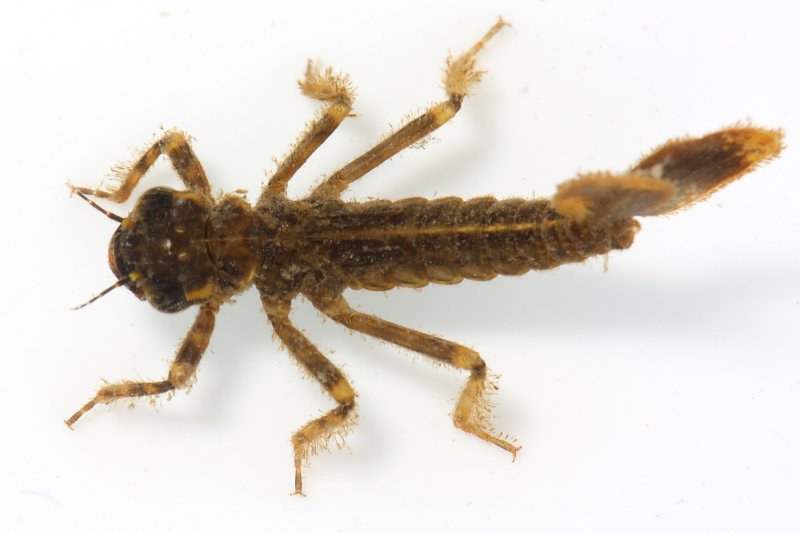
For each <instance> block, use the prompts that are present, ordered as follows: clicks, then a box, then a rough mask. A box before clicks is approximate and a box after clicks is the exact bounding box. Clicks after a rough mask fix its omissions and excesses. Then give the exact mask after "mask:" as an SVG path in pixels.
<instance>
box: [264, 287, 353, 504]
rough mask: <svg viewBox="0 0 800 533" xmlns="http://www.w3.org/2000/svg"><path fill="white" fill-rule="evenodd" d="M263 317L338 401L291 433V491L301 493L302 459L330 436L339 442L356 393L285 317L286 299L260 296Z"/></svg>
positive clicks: (288, 304)
mask: <svg viewBox="0 0 800 533" xmlns="http://www.w3.org/2000/svg"><path fill="white" fill-rule="evenodd" d="M261 301H262V302H263V304H264V310H265V311H266V312H267V317H269V321H270V322H271V323H272V326H273V327H274V328H275V333H276V334H277V335H278V337H279V338H280V339H281V341H283V344H284V345H286V348H288V350H289V353H290V354H291V355H292V357H294V358H295V359H296V360H297V362H298V363H300V366H301V367H302V368H303V369H304V370H305V371H306V372H308V375H309V376H311V377H312V378H314V379H315V380H317V382H319V384H320V385H322V388H323V389H325V391H326V392H327V393H328V394H330V395H331V397H332V398H333V399H334V401H335V402H336V403H337V404H338V406H337V407H334V408H333V409H331V410H330V411H329V412H328V413H327V414H325V415H323V416H321V417H319V418H315V419H314V420H312V421H310V422H308V423H307V424H306V425H304V426H303V427H301V428H300V429H299V430H297V432H296V433H295V434H294V435H292V447H293V448H294V492H293V493H292V494H293V495H294V494H300V495H304V494H303V476H302V472H301V468H302V466H303V463H304V462H305V461H307V460H308V458H309V457H310V456H311V455H314V454H315V453H316V452H317V451H318V450H319V449H320V448H322V449H324V448H327V446H328V443H329V442H330V441H331V440H334V441H335V442H336V443H337V444H338V445H339V446H341V445H342V443H343V437H344V435H345V434H346V433H347V432H348V430H349V429H350V426H351V425H352V424H353V422H354V421H355V405H356V393H355V392H354V391H353V388H352V387H351V386H350V383H348V382H347V378H345V377H344V375H343V374H342V372H341V371H340V370H339V369H338V368H336V367H335V366H334V365H333V363H331V362H330V361H329V360H328V359H327V358H326V357H325V356H324V355H322V354H321V353H320V351H319V350H318V349H317V347H316V346H314V345H313V344H311V341H309V340H308V339H307V338H306V337H305V336H304V335H303V334H302V333H300V331H299V330H298V329H297V328H295V327H294V326H293V325H292V322H291V320H289V310H290V309H291V302H290V301H276V300H274V299H272V298H269V297H267V296H263V295H262V297H261Z"/></svg>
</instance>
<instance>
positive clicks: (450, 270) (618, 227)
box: [292, 197, 639, 290]
mask: <svg viewBox="0 0 800 533" xmlns="http://www.w3.org/2000/svg"><path fill="white" fill-rule="evenodd" d="M304 211H305V212H306V216H305V217H303V218H304V220H303V222H302V223H301V224H299V226H300V227H296V230H293V231H292V233H293V234H294V235H295V237H294V239H296V242H298V244H299V241H302V242H303V246H302V249H303V250H304V253H303V255H304V256H305V261H306V262H307V263H308V264H314V265H315V266H316V268H320V269H324V270H326V272H325V274H326V275H333V276H335V277H336V278H338V279H339V280H340V282H342V283H343V284H345V285H347V286H349V287H351V288H355V289H372V290H387V289H390V288H393V287H396V286H410V287H421V286H424V285H426V284H428V283H448V284H452V283H458V282H460V281H461V280H462V279H465V278H466V279H475V280H487V279H491V278H493V277H495V276H497V275H498V274H505V275H519V274H523V273H525V272H527V271H529V270H544V269H549V268H553V267H556V266H558V265H561V264H564V263H573V262H579V261H583V260H585V259H586V258H588V257H590V256H593V255H598V254H605V253H607V252H609V251H611V250H615V249H622V248H627V247H628V246H630V245H631V243H632V242H633V237H634V235H635V233H636V230H637V229H638V227H639V224H638V223H637V222H636V221H635V220H634V219H632V218H627V219H623V220H618V221H614V222H608V223H599V224H598V223H592V224H587V223H579V222H575V221H573V220H570V219H568V218H565V217H563V216H561V215H559V214H558V213H556V212H555V211H554V210H553V209H552V207H551V205H550V202H549V201H547V200H524V199H509V200H497V199H495V198H492V197H483V198H475V199H471V200H466V201H465V200H462V199H461V198H454V197H449V198H441V199H437V200H427V199H424V198H408V199H405V200H401V201H397V202H389V201H373V202H359V203H355V202H354V203H346V202H339V201H330V202H325V203H323V204H318V205H315V206H314V207H313V208H312V209H309V210H305V209H304Z"/></svg>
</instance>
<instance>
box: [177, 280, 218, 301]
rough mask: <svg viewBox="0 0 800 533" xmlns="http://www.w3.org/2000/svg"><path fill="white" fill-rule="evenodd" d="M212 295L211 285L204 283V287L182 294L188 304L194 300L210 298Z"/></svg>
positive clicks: (212, 287) (212, 288)
mask: <svg viewBox="0 0 800 533" xmlns="http://www.w3.org/2000/svg"><path fill="white" fill-rule="evenodd" d="M212 294H214V284H213V283H206V284H205V285H203V286H202V287H200V288H198V289H194V290H191V291H185V292H184V295H185V296H186V299H187V300H189V301H190V302H194V301H196V300H205V299H207V298H210V297H211V295H212Z"/></svg>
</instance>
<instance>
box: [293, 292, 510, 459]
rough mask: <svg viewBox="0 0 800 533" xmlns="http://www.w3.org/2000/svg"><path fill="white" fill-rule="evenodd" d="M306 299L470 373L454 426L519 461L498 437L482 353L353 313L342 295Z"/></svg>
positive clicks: (369, 331)
mask: <svg viewBox="0 0 800 533" xmlns="http://www.w3.org/2000/svg"><path fill="white" fill-rule="evenodd" d="M306 297H307V298H308V299H309V300H311V303H312V304H313V305H314V307H316V308H317V309H319V310H320V311H322V312H323V313H324V314H325V315H327V316H329V317H330V318H332V319H333V320H335V321H337V322H339V323H340V324H343V325H344V326H346V327H348V328H350V329H354V330H356V331H360V332H361V333H366V334H367V335H372V336H373V337H377V338H379V339H383V340H385V341H388V342H392V343H394V344H398V345H400V346H403V347H404V348H408V349H409V350H414V351H415V352H418V353H421V354H423V355H427V356H428V357H431V358H433V359H435V360H437V361H440V362H442V363H446V364H448V365H451V366H454V367H456V368H459V369H463V370H469V372H470V376H469V379H468V380H467V384H466V385H465V386H464V389H463V390H462V391H461V396H460V397H459V399H458V403H456V408H455V411H454V412H453V423H454V424H455V426H456V427H457V428H459V429H462V430H464V431H466V432H467V433H472V434H473V435H475V436H477V437H480V438H481V439H483V440H485V441H487V442H491V443H492V444H494V445H496V446H499V447H501V448H503V449H504V450H506V451H508V452H510V453H511V457H512V459H514V458H516V455H517V452H518V451H519V449H520V447H519V446H515V445H513V444H511V443H510V442H508V441H506V440H504V439H503V438H501V437H500V436H498V435H496V434H495V432H494V429H493V428H492V425H491V422H490V414H491V413H490V405H489V402H488V400H487V397H486V396H487V393H488V392H490V391H487V389H488V388H492V387H495V385H494V384H492V383H491V381H489V379H488V375H487V369H486V363H485V362H484V361H483V359H482V358H481V356H480V355H478V352H476V351H474V350H470V349H469V348H467V347H466V346H461V345H460V344H456V343H454V342H450V341H448V340H445V339H442V338H439V337H434V336H433V335H428V334H426V333H422V332H419V331H415V330H413V329H409V328H406V327H403V326H399V325H397V324H394V323H392V322H388V321H386V320H383V319H381V318H378V317H375V316H372V315H368V314H366V313H361V312H359V311H355V310H353V309H352V308H351V307H350V305H349V304H348V303H347V301H346V300H345V299H344V297H342V296H341V294H338V295H335V296H323V295H317V294H314V295H310V294H306Z"/></svg>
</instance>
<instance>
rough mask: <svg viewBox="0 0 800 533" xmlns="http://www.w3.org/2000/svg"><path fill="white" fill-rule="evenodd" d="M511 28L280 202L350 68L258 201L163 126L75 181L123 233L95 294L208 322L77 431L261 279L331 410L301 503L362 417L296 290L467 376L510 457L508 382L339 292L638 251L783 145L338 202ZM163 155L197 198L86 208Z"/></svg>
mask: <svg viewBox="0 0 800 533" xmlns="http://www.w3.org/2000/svg"><path fill="white" fill-rule="evenodd" d="M504 25H505V23H504V22H503V21H502V20H500V21H498V22H497V24H495V25H494V26H493V27H492V28H491V29H490V30H489V32H487V34H486V35H484V37H483V38H482V39H481V40H479V41H478V42H477V43H476V44H475V45H474V46H473V47H472V48H471V49H470V50H468V51H467V52H466V53H465V54H462V55H461V56H458V57H456V58H450V59H448V61H447V67H446V69H445V77H444V87H445V91H446V93H447V98H446V99H445V100H444V101H442V102H441V103H439V104H436V105H434V106H432V107H431V108H430V109H428V110H427V111H425V112H424V113H422V114H421V115H420V116H419V117H417V118H415V119H413V120H411V121H409V122H408V123H407V124H406V125H405V126H403V127H402V128H400V129H399V130H397V131H396V132H394V133H393V134H391V135H389V136H388V137H387V138H386V139H384V140H383V141H381V142H380V143H378V144H377V145H376V146H375V147H374V148H372V149H370V150H369V151H367V152H366V153H365V154H364V155H362V156H359V157H357V158H356V159H354V160H353V161H352V162H351V163H349V164H348V165H345V166H344V167H343V168H342V169H340V170H338V171H337V172H334V173H333V174H332V175H331V176H330V177H329V178H328V179H326V180H325V181H324V182H323V183H322V184H321V185H320V186H319V187H317V188H316V189H315V190H314V191H312V192H311V193H310V194H309V195H308V196H306V197H305V198H303V199H300V200H292V199H289V198H287V197H286V188H287V185H288V182H289V180H290V179H291V178H292V176H293V175H294V174H295V172H296V171H297V170H298V169H300V168H301V167H302V165H303V163H304V162H305V161H306V160H307V159H308V158H309V157H310V156H311V155H312V154H313V153H314V151H315V150H316V149H317V148H318V147H319V146H320V145H321V144H322V143H323V142H324V141H325V139H327V138H328V136H329V135H330V134H331V133H332V132H333V131H334V130H335V129H336V128H337V126H338V125H339V123H340V122H341V121H342V120H343V119H344V118H346V117H347V116H348V115H349V113H350V110H351V107H352V102H353V91H352V89H351V87H350V84H349V80H348V79H347V77H346V76H343V75H334V74H333V72H332V71H331V70H330V69H326V70H324V71H323V70H321V69H319V67H317V66H316V65H314V64H313V63H309V65H308V67H307V69H306V73H305V78H304V80H302V81H301V82H300V88H301V90H302V92H303V93H304V94H306V95H307V96H309V97H311V98H314V99H317V100H320V101H323V102H325V107H324V109H323V111H322V113H321V114H320V115H319V116H318V118H317V119H316V120H315V121H313V122H312V123H311V124H310V125H309V127H308V128H307V129H306V131H305V132H304V133H303V134H301V136H300V139H299V140H298V141H297V143H296V144H295V145H294V147H293V148H292V149H291V150H290V152H289V154H288V155H287V156H286V157H285V158H284V159H283V161H282V162H281V163H280V164H279V165H278V168H277V170H276V172H275V174H273V176H272V177H271V179H270V181H269V183H268V184H267V186H266V187H264V189H263V190H262V191H261V195H260V197H259V199H258V202H257V203H256V205H255V206H254V207H251V206H250V204H248V203H247V202H246V201H245V200H244V199H243V198H242V197H241V196H240V195H238V194H228V195H224V196H222V197H221V198H217V199H215V198H213V197H212V196H211V194H210V191H211V187H210V184H209V182H208V180H207V178H206V175H205V172H204V171H203V168H202V166H201V165H200V163H199V161H198V160H197V158H196V157H195V155H194V153H193V151H192V149H191V147H190V146H189V142H188V140H187V137H186V136H185V135H184V134H183V133H181V132H177V131H168V132H167V133H166V134H165V135H164V136H163V138H162V139H160V140H159V141H157V142H156V143H155V144H154V145H153V146H152V147H151V148H150V149H148V150H147V151H145V152H144V153H143V154H142V155H141V157H140V158H139V160H138V161H136V162H135V163H134V164H133V165H132V166H130V167H127V168H125V169H124V170H123V172H122V175H121V182H120V183H119V185H118V187H117V188H115V189H112V190H103V189H90V188H83V187H73V190H74V191H75V192H77V193H78V194H79V195H80V196H81V197H82V198H83V199H85V200H87V201H89V202H90V203H91V204H92V205H94V206H95V207H97V208H98V209H99V210H100V211H102V212H103V213H104V214H105V215H106V216H108V217H109V218H111V219H112V220H114V221H115V222H118V223H119V227H118V228H117V230H116V232H115V233H114V235H113V237H112V239H111V244H110V247H109V265H110V267H111V270H112V271H113V273H114V275H115V276H116V277H117V282H116V283H115V285H113V286H112V287H110V288H109V289H106V291H103V293H101V295H102V294H105V293H106V292H108V291H109V290H111V289H112V288H114V287H117V286H121V285H124V286H126V287H127V288H128V289H130V290H131V291H132V292H133V293H134V294H135V295H136V296H137V297H139V298H140V299H142V300H147V301H149V302H150V303H151V304H152V305H153V306H154V307H156V308H157V309H159V310H161V311H165V312H177V311H180V310H183V309H186V308H188V307H191V306H194V305H198V306H199V312H198V314H197V317H196V319H195V322H194V324H193V325H192V328H191V329H190V331H189V333H188V334H187V335H186V337H185V338H184V340H183V342H182V343H181V345H180V347H179V349H178V351H177V354H176V356H175V359H174V361H173V363H172V365H171V366H170V369H169V372H168V375H167V378H166V379H164V380H162V381H152V382H131V381H123V382H120V383H114V384H110V385H106V386H104V387H102V388H101V389H100V390H99V391H98V392H97V393H96V394H95V396H94V397H93V398H92V399H91V400H90V401H89V402H88V403H86V404H85V405H84V406H83V407H82V408H81V409H79V410H78V411H77V412H76V413H75V414H73V415H72V416H71V417H70V418H69V419H67V420H66V423H67V425H68V426H70V427H72V425H73V424H74V423H75V422H76V421H77V420H78V419H79V418H80V417H81V416H83V415H84V414H85V413H87V412H88V411H89V410H90V409H92V408H93V407H94V406H95V405H96V404H98V403H109V402H113V401H116V400H119V399H124V398H132V397H139V396H152V395H157V394H162V393H164V392H170V391H173V390H175V389H180V388H186V387H188V386H189V385H191V383H192V380H193V378H194V375H195V371H196V369H197V366H198V364H199V363H200V360H201V358H202V356H203V353H204V352H205V350H206V349H207V348H208V345H209V342H210V339H211V335H212V332H213V329H214V323H215V318H216V314H217V312H218V310H219V308H220V306H221V305H222V304H224V303H227V302H229V301H231V300H232V299H233V297H235V296H236V295H237V294H239V293H241V292H242V291H244V290H245V289H247V288H248V287H250V286H251V285H255V287H256V288H257V289H258V291H259V292H260V295H261V301H262V304H263V307H264V311H265V312H266V314H267V318H268V320H269V322H270V323H271V325H272V327H273V329H274V331H275V334H276V336H277V337H278V338H279V339H280V341H281V342H282V343H283V344H284V345H285V346H286V348H287V349H288V352H289V354H290V355H291V356H292V357H293V358H294V359H295V361H297V363H298V365H299V366H300V368H301V369H303V370H304V371H305V372H306V373H307V374H308V375H309V376H310V377H311V378H312V379H313V380H314V381H316V382H317V383H318V384H319V385H320V386H321V387H322V389H323V390H324V391H325V392H326V393H327V394H328V395H329V396H330V397H331V399H332V400H333V402H334V403H335V406H334V407H333V408H332V409H330V410H329V411H328V412H327V413H325V414H324V415H322V416H319V417H317V418H315V419H313V420H311V421H310V422H308V423H307V424H305V425H303V426H302V427H301V428H300V429H298V430H297V431H296V432H295V433H294V435H293V436H292V447H293V451H294V465H295V489H294V494H303V478H302V467H303V464H304V463H305V462H307V461H308V459H309V458H310V456H312V455H313V454H314V453H316V451H318V450H319V449H320V448H325V447H327V446H329V445H330V444H336V445H338V446H341V445H342V443H343V438H344V436H345V434H346V433H347V432H348V431H349V430H350V428H351V427H352V425H353V424H354V422H355V419H356V410H355V404H356V402H355V398H356V393H355V391H354V389H353V388H352V387H351V385H350V383H349V381H348V380H347V378H346V376H345V375H344V374H343V373H342V372H341V371H340V370H339V369H338V368H337V367H336V366H335V365H334V364H333V363H332V362H331V361H330V360H329V359H328V358H327V357H325V356H324V355H323V354H322V353H321V352H320V350H319V349H318V348H317V347H316V346H314V344H313V343H311V341H309V340H308V339H307V338H306V337H305V335H304V334H303V333H302V332H301V331H300V330H298V329H297V328H296V327H295V326H294V325H293V324H292V322H291V318H290V311H291V305H292V301H293V299H294V298H295V297H296V296H298V295H301V294H302V295H303V296H305V297H306V298H308V299H309V300H310V301H311V302H312V303H313V305H314V306H315V307H316V308H317V309H319V310H320V311H321V312H322V313H324V314H325V315H327V316H328V317H330V318H331V319H333V320H334V321H336V322H338V323H340V324H342V325H344V326H345V327H347V328H350V329H352V330H354V331H359V332H362V333H364V334H367V335H371V336H374V337H377V338H379V339H383V340H386V341H388V342H391V343H394V344H397V345H399V346H403V347H405V348H407V349H410V350H414V351H416V352H418V353H421V354H423V355H425V356H427V357H429V358H431V359H433V360H435V361H438V362H440V363H444V364H447V365H450V366H452V367H454V368H457V369H461V370H464V371H466V372H468V373H469V376H468V377H467V382H466V384H465V386H464V388H463V390H462V392H461V394H460V396H459V398H458V400H457V402H456V406H455V409H454V411H453V423H454V424H455V425H456V427H458V428H460V429H462V430H464V431H466V432H469V433H472V434H474V435H476V436H477V437H479V438H481V439H483V440H485V441H487V442H490V443H492V444H495V445H497V446H499V447H500V448H502V449H504V450H506V451H508V452H510V453H511V455H512V457H515V456H516V453H517V452H518V451H519V449H520V448H519V446H517V445H516V444H515V443H514V442H513V440H512V439H509V438H508V437H506V436H504V435H502V434H500V433H498V432H497V431H495V430H494V429H493V428H492V425H491V416H490V415H491V413H490V404H489V402H488V400H487V394H488V393H490V392H492V391H493V390H494V389H495V388H496V386H495V385H494V383H493V382H492V381H491V380H490V379H489V373H488V369H487V366H486V362H485V361H484V360H483V358H482V357H481V356H480V355H479V354H478V352H476V351H475V350H472V349H470V348H467V347H465V346H462V345H460V344H457V343H454V342H451V341H448V340H445V339H442V338H439V337H436V336H433V335H429V334H427V333H422V332H419V331H414V330H411V329H409V328H406V327H404V326H401V325H398V324H393V323H391V322H388V321H386V320H383V319H381V318H379V317H375V316H371V315H368V314H365V313H362V312H359V311H357V310H355V309H352V308H351V307H350V305H349V304H348V303H347V301H346V300H345V298H344V297H343V291H344V290H345V289H346V288H351V289H369V290H388V289H391V288H394V287H399V286H404V287H422V286H424V285H426V284H428V283H445V284H455V283H458V282H460V281H461V280H463V279H473V280H488V279H492V278H493V277H495V276H497V275H519V274H523V273H525V272H527V271H529V270H544V269H549V268H554V267H556V266H558V265H562V264H564V263H573V262H579V261H583V260H584V259H586V258H588V257H591V256H595V255H602V254H606V253H608V252H610V251H612V250H619V249H624V248H627V247H629V246H630V245H631V244H632V243H633V239H634V236H635V234H636V232H637V231H638V229H639V222H638V221H637V220H635V219H634V218H633V217H636V216H646V215H658V214H662V213H668V212H671V211H674V210H676V209H680V208H682V207H685V206H687V205H690V204H691V203H693V202H695V201H697V200H699V199H702V198H704V197H705V196H707V195H708V194H710V193H711V192H713V191H714V190H716V189H718V188H720V187H722V186H724V185H726V184H727V183H729V182H731V181H733V180H735V179H736V178H738V177H739V176H741V175H742V174H744V173H746V172H748V171H750V170H752V169H753V168H754V167H755V166H756V165H758V164H759V163H761V162H763V161H766V160H768V159H770V158H771V157H774V156H776V155H777V154H778V153H779V152H780V149H781V139H782V135H781V132H780V131H771V130H763V129H758V128H754V127H745V126H737V127H733V128H729V129H725V130H721V131H719V132H716V133H712V134H710V135H707V136H706V137H702V138H698V139H683V140H677V141H672V142H670V143H667V144H665V145H664V146H663V147H661V148H659V149H658V150H656V151H655V152H654V153H652V154H651V155H649V156H647V157H645V158H644V159H643V160H642V161H641V162H639V163H638V165H637V166H635V167H633V168H632V169H631V170H629V171H627V172H623V173H620V174H611V173H608V172H602V173H595V174H589V175H585V176H579V177H577V178H575V179H573V180H570V181H568V182H566V183H563V184H562V185H561V186H559V188H558V191H557V193H556V195H555V196H554V198H553V199H550V200H547V199H538V200H530V199H522V198H513V199H508V200H498V199H496V198H492V197H482V198H474V199H471V200H462V199H461V198H452V197H451V198H440V199H436V200H428V199H425V198H407V199H405V200H400V201H396V202H391V201H387V200H375V201H370V202H344V201H342V200H341V199H340V194H341V192H342V191H344V190H345V189H346V188H347V187H348V185H349V184H351V183H352V182H354V181H355V180H357V179H359V178H361V177H362V176H364V175H365V174H366V173H368V172H369V171H370V170H371V169H373V168H375V167H376V166H378V165H380V164H381V163H383V162H384V161H385V160H386V159H388V158H390V157H392V156H393V155H394V154H396V153H398V152H399V151H401V150H403V149H404V148H406V147H408V146H410V145H412V144H414V143H416V142H418V141H420V140H422V139H424V138H425V137H426V136H427V135H428V134H429V133H430V132H431V131H433V130H435V129H436V128H438V127H439V126H441V125H442V124H444V123H446V122H448V121H449V120H450V119H452V118H453V117H454V116H455V115H456V113H457V112H458V111H459V110H460V109H461V104H462V100H463V99H464V98H465V97H466V96H467V95H468V94H469V91H470V89H471V88H472V87H473V86H474V84H475V83H477V82H478V81H479V79H480V74H481V73H480V72H479V71H478V70H476V69H475V54H477V53H478V51H480V50H481V49H482V48H483V47H484V45H485V44H486V43H487V41H488V40H489V39H490V38H491V37H492V36H494V35H495V34H496V33H497V32H498V31H500V29H502V28H503V26H504ZM161 154H166V155H167V156H168V157H170V159H171V161H172V164H173V167H174V168H175V170H176V172H177V174H178V176H179V177H180V178H181V180H182V181H183V183H184V185H185V186H186V189H187V190H185V191H177V190H174V189H169V188H165V187H155V188H152V189H149V190H147V191H145V192H144V193H143V194H142V195H141V197H140V198H139V200H138V201H137V202H136V205H135V207H134V209H133V211H131V213H130V214H129V215H128V216H127V217H124V218H123V217H120V216H118V215H114V214H113V213H111V212H109V211H106V210H105V209H103V208H101V207H99V206H97V205H96V204H94V202H92V201H91V200H89V199H88V198H87V196H95V197H99V198H107V199H109V200H112V201H116V202H122V201H124V200H125V199H127V198H128V197H129V196H130V195H131V192H132V191H133V189H134V188H135V186H136V185H137V184H138V182H139V180H140V179H141V178H142V177H143V175H144V173H145V172H146V171H147V169H148V168H150V166H151V165H152V164H153V163H154V162H155V161H156V159H157V158H158V157H159V155H161ZM98 297H99V296H97V297H95V298H93V299H92V300H90V301H89V302H87V303H90V302H91V301H94V300H95V299H97V298H98Z"/></svg>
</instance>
